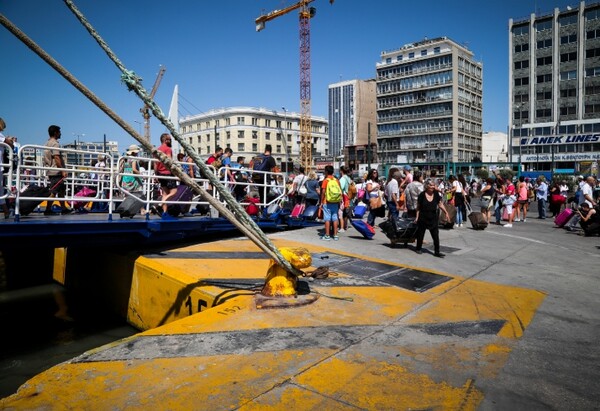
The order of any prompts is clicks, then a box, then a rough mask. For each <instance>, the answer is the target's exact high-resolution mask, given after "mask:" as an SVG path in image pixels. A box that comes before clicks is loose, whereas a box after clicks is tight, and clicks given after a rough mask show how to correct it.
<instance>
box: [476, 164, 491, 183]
mask: <svg viewBox="0 0 600 411" xmlns="http://www.w3.org/2000/svg"><path fill="white" fill-rule="evenodd" d="M475 175H476V176H477V178H479V179H480V180H487V178H488V177H489V176H490V172H489V171H488V170H487V168H483V167H482V168H480V169H478V170H477V171H475Z"/></svg>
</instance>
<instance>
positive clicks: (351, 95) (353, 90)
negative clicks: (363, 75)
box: [328, 79, 377, 157]
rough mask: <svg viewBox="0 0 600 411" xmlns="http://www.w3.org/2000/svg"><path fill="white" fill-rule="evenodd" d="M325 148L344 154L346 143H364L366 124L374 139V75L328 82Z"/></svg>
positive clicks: (375, 130) (336, 153)
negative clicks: (327, 122)
mask: <svg viewBox="0 0 600 411" xmlns="http://www.w3.org/2000/svg"><path fill="white" fill-rule="evenodd" d="M328 94H329V102H328V106H329V109H328V110H329V151H330V153H331V154H332V155H334V156H336V157H337V156H345V155H346V154H347V153H345V152H344V149H345V148H346V147H348V146H357V145H366V144H367V143H368V139H369V124H370V132H371V135H372V138H373V142H376V139H377V114H376V111H375V105H376V95H375V79H371V80H348V81H343V82H340V83H335V84H331V85H330V86H329V93H328Z"/></svg>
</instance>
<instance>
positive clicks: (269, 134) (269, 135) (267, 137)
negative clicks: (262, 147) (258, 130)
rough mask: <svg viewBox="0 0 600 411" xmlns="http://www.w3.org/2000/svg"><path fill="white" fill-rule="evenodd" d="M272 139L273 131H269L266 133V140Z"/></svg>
mask: <svg viewBox="0 0 600 411" xmlns="http://www.w3.org/2000/svg"><path fill="white" fill-rule="evenodd" d="M270 139H271V133H269V132H268V131H267V132H266V133H265V140H270Z"/></svg>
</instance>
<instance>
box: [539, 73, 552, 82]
mask: <svg viewBox="0 0 600 411" xmlns="http://www.w3.org/2000/svg"><path fill="white" fill-rule="evenodd" d="M550 81H552V74H540V75H539V76H537V79H536V83H538V84H540V83H548V82H550Z"/></svg>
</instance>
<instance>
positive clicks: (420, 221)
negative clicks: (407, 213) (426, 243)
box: [415, 179, 450, 258]
mask: <svg viewBox="0 0 600 411" xmlns="http://www.w3.org/2000/svg"><path fill="white" fill-rule="evenodd" d="M438 208H439V209H440V210H442V212H443V213H445V214H446V218H448V219H450V217H449V216H448V211H446V208H445V207H444V203H443V202H442V196H441V195H440V193H439V192H438V191H437V190H436V189H435V183H434V182H433V180H431V179H427V181H425V191H423V192H422V193H421V194H419V198H418V200H417V217H416V218H415V222H416V223H417V225H418V228H417V248H416V249H415V251H416V252H417V254H422V253H423V251H421V247H422V246H423V237H425V230H429V232H430V233H431V238H433V246H434V249H435V252H434V254H433V255H435V256H436V257H439V258H443V257H444V254H442V253H440V235H439V228H438V224H439V222H438V220H439V218H438V211H437V210H438Z"/></svg>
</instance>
